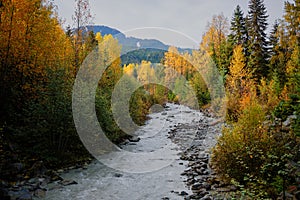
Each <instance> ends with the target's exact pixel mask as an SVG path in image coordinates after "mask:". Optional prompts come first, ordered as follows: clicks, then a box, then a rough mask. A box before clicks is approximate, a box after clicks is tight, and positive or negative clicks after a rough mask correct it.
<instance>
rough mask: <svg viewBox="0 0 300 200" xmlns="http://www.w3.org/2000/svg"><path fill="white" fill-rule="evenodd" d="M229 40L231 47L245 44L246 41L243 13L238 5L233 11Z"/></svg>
mask: <svg viewBox="0 0 300 200" xmlns="http://www.w3.org/2000/svg"><path fill="white" fill-rule="evenodd" d="M230 31H231V33H230V35H229V38H230V40H231V42H232V43H233V45H234V46H235V45H237V44H245V43H246V41H247V38H248V37H247V29H246V21H245V17H244V13H243V11H242V9H241V7H240V6H239V5H238V6H237V7H236V9H235V11H234V14H233V17H232V19H231V26H230Z"/></svg>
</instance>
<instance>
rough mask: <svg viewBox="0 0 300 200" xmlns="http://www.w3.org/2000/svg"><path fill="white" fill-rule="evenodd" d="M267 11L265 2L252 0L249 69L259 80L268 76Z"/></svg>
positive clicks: (250, 6) (249, 24)
mask: <svg viewBox="0 0 300 200" xmlns="http://www.w3.org/2000/svg"><path fill="white" fill-rule="evenodd" d="M267 18H268V15H267V10H266V7H265V5H264V1H263V0H250V3H249V12H248V19H247V20H248V31H249V44H248V45H249V58H248V67H249V69H250V70H251V71H252V72H253V75H254V78H256V79H257V80H259V79H261V78H262V77H267V75H268V71H269V70H268V64H267V62H268V41H267V34H266V29H267V26H268V23H267Z"/></svg>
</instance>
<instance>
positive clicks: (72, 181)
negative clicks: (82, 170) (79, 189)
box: [59, 179, 78, 186]
mask: <svg viewBox="0 0 300 200" xmlns="http://www.w3.org/2000/svg"><path fill="white" fill-rule="evenodd" d="M59 184H61V185H63V186H68V185H74V184H78V183H77V182H76V181H74V180H68V179H65V180H62V181H60V182H59Z"/></svg>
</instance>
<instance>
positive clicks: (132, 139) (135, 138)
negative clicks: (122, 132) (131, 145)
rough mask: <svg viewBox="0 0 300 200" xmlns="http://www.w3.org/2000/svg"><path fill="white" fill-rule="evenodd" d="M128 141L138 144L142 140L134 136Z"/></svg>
mask: <svg viewBox="0 0 300 200" xmlns="http://www.w3.org/2000/svg"><path fill="white" fill-rule="evenodd" d="M128 140H129V141H130V142H138V141H140V138H139V137H137V136H133V137H131V138H129V139H128Z"/></svg>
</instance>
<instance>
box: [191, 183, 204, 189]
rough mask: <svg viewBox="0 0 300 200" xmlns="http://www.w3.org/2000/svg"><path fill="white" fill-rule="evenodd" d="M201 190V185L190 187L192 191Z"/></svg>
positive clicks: (196, 184)
mask: <svg viewBox="0 0 300 200" xmlns="http://www.w3.org/2000/svg"><path fill="white" fill-rule="evenodd" d="M201 188H202V184H201V183H195V184H194V185H192V190H199V189H201Z"/></svg>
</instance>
